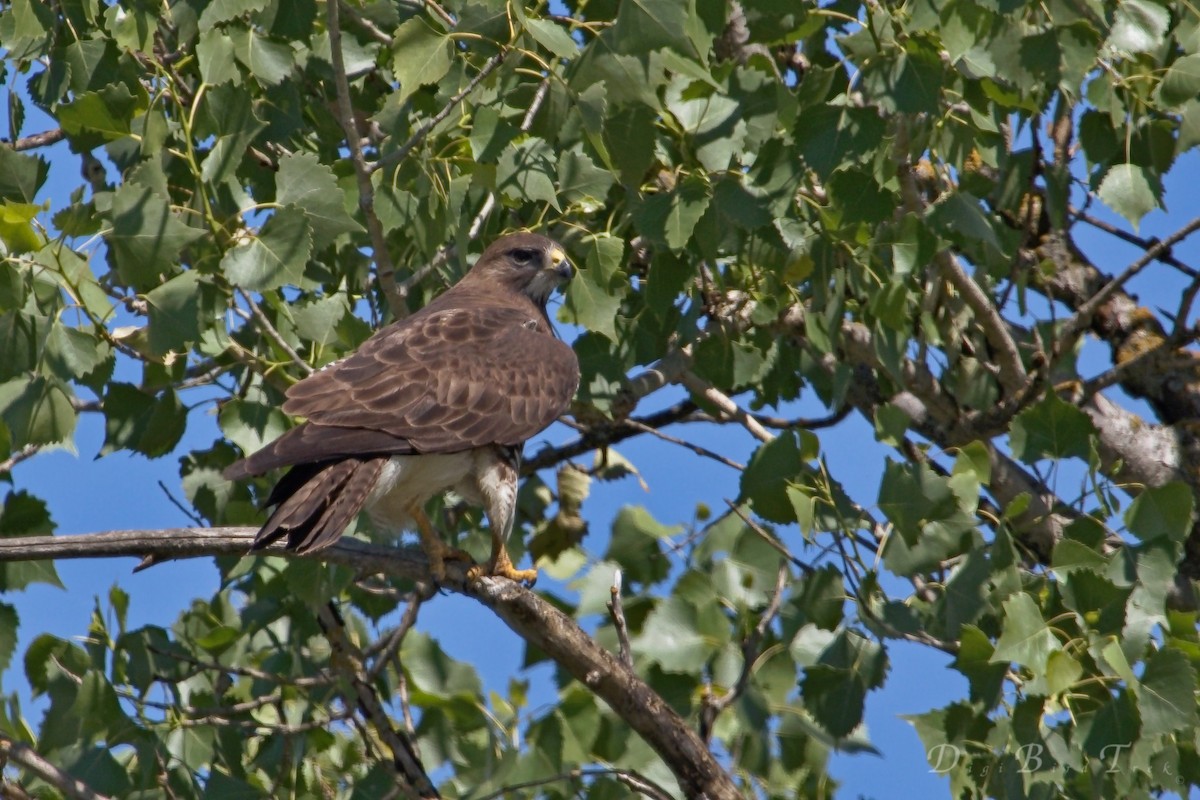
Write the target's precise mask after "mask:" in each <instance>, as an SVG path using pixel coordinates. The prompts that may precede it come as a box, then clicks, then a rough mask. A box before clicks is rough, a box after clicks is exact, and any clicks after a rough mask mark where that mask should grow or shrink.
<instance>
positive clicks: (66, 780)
mask: <svg viewBox="0 0 1200 800" xmlns="http://www.w3.org/2000/svg"><path fill="white" fill-rule="evenodd" d="M0 753H3V754H4V757H5V758H6V759H8V760H9V761H12V762H14V763H16V764H20V765H21V767H22V768H23V769H25V770H27V771H28V772H30V773H32V774H34V775H37V776H38V777H39V778H41V779H42V780H44V781H45V782H46V783H48V784H50V785H51V786H53V787H54V788H55V789H58V790H59V791H60V792H62V793H63V796H64V797H70V798H72V800H108V795H106V794H100V793H99V792H97V791H96V790H95V789H93V788H92V787H90V786H88V785H87V784H86V783H84V782H83V781H81V780H79V779H78V778H76V777H74V776H72V775H68V774H67V773H65V772H63V771H62V770H61V769H59V768H58V767H56V766H54V765H53V764H51V763H50V762H49V761H47V760H46V759H44V758H42V757H41V756H40V755H38V753H37V751H36V750H34V749H33V748H32V747H30V746H29V745H27V744H24V743H22V742H15V741H13V740H12V739H9V738H8V737H7V736H4V735H3V734H0Z"/></svg>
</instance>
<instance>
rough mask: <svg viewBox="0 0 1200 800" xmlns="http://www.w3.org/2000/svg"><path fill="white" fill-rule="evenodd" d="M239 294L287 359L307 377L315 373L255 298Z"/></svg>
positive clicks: (240, 291)
mask: <svg viewBox="0 0 1200 800" xmlns="http://www.w3.org/2000/svg"><path fill="white" fill-rule="evenodd" d="M237 293H238V295H239V296H240V297H241V298H242V299H243V300H245V301H246V305H248V306H250V314H251V316H253V317H254V321H255V322H256V323H258V327H259V328H260V329H261V330H262V332H263V333H264V334H266V336H267V338H268V339H270V340H271V341H272V342H274V343H275V346H276V347H278V348H279V349H280V350H282V351H283V352H284V353H286V354H287V357H288V358H290V359H291V360H292V363H293V364H295V365H296V366H297V367H299V368H300V371H301V372H303V373H304V374H305V375H311V374H312V373H313V372H314V370H313V368H312V365H311V364H309V363H308V362H307V361H305V360H304V359H303V358H301V357H300V354H299V353H297V352H296V349H295V348H294V347H292V346H291V345H290V344H288V343H287V341H286V340H285V339H284V338H283V335H282V334H281V333H280V332H279V331H278V330H276V329H275V326H274V325H272V324H271V320H269V319H267V315H266V314H264V313H263V310H262V309H261V308H259V305H258V303H256V302H254V298H253V297H251V296H250V293H249V292H246V291H243V290H241V289H238V290H237Z"/></svg>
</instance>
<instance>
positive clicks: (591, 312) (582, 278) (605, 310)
mask: <svg viewBox="0 0 1200 800" xmlns="http://www.w3.org/2000/svg"><path fill="white" fill-rule="evenodd" d="M582 244H583V246H585V247H587V258H586V260H585V262H584V264H583V268H582V269H580V270H579V273H578V274H577V275H576V276H575V277H574V279H572V280H571V282H570V283H569V284H567V290H566V300H565V302H564V303H563V311H564V315H565V316H566V318H567V319H569V320H570V321H571V322H574V323H575V324H576V325H582V326H583V327H585V328H587V329H588V330H590V331H595V332H596V333H599V334H602V335H604V336H606V337H608V338H609V340H611V341H614V342H615V341H617V328H616V323H617V314H618V312H619V311H620V310H621V303H622V301H623V300H624V298H625V294H626V291H627V284H626V278H625V275H624V273H623V272H621V258H622V256H623V255H624V253H625V243H624V242H623V241H622V240H621V239H620V238H619V237H616V236H612V235H610V234H607V233H604V234H597V235H594V236H589V237H588V238H587V239H585V240H584V241H583V243H582Z"/></svg>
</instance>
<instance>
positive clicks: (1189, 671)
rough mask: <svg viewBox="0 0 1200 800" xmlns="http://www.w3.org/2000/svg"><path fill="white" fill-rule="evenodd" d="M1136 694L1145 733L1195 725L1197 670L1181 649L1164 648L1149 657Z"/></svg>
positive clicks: (1187, 727)
mask: <svg viewBox="0 0 1200 800" xmlns="http://www.w3.org/2000/svg"><path fill="white" fill-rule="evenodd" d="M1134 693H1135V694H1136V695H1137V707H1138V713H1139V715H1140V716H1141V718H1142V735H1143V736H1156V735H1158V734H1161V733H1172V732H1174V731H1182V730H1185V729H1189V728H1190V729H1194V728H1195V726H1196V723H1197V716H1196V670H1195V669H1194V668H1193V667H1192V665H1191V663H1190V662H1189V661H1188V657H1187V656H1186V655H1184V654H1183V653H1181V652H1179V651H1178V650H1174V649H1171V648H1164V649H1162V650H1159V651H1158V652H1157V653H1155V654H1154V655H1152V656H1150V658H1148V659H1146V669H1145V672H1144V673H1143V674H1142V679H1141V681H1140V683H1138V684H1134Z"/></svg>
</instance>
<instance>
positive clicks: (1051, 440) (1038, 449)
mask: <svg viewBox="0 0 1200 800" xmlns="http://www.w3.org/2000/svg"><path fill="white" fill-rule="evenodd" d="M1095 433H1096V426H1095V425H1093V424H1092V421H1091V419H1089V418H1088V415H1087V414H1085V413H1084V412H1083V411H1081V410H1080V409H1079V408H1078V407H1077V406H1074V405H1071V404H1070V403H1068V402H1067V401H1065V400H1062V399H1061V398H1059V397H1058V396H1057V395H1055V394H1052V393H1051V394H1047V395H1046V397H1045V399H1043V400H1042V402H1040V403H1038V404H1037V405H1036V406H1031V407H1029V408H1027V409H1025V410H1024V411H1022V412H1021V413H1020V414H1018V415H1017V418H1016V419H1015V420H1013V424H1012V433H1011V438H1010V440H1009V443H1010V445H1011V447H1012V452H1013V455H1014V456H1016V457H1017V458H1019V459H1021V460H1022V461H1024V462H1025V463H1027V464H1032V463H1034V462H1036V461H1040V460H1041V459H1043V458H1050V459H1055V460H1058V459H1063V458H1087V456H1088V454H1089V453H1090V452H1091V437H1092V436H1093V435H1094V434H1095Z"/></svg>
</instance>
